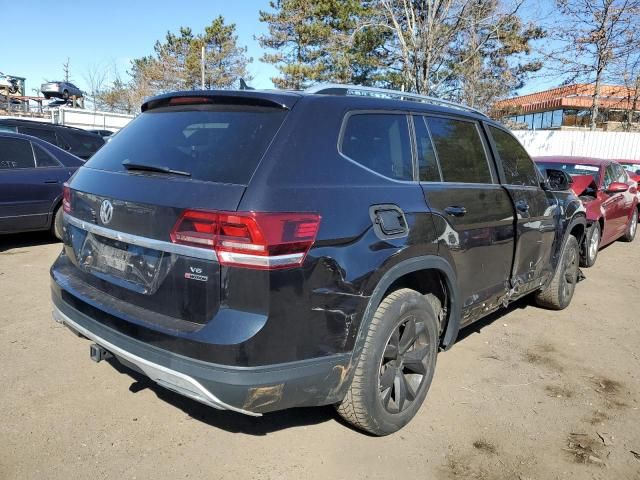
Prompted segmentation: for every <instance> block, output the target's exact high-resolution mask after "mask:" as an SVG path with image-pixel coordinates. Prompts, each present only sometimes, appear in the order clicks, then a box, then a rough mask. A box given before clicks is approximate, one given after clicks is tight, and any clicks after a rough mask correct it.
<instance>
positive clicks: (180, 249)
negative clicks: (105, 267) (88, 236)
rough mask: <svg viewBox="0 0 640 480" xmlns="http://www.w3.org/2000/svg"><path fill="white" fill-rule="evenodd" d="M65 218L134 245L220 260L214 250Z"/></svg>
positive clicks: (69, 216)
mask: <svg viewBox="0 0 640 480" xmlns="http://www.w3.org/2000/svg"><path fill="white" fill-rule="evenodd" d="M64 219H65V221H66V222H69V223H70V224H71V225H73V226H74V227H78V228H80V229H82V230H86V231H87V232H89V233H94V234H96V235H100V236H101V237H107V238H111V239H113V240H119V241H121V242H126V243H130V244H132V245H138V246H140V247H144V248H151V249H154V250H161V251H163V252H167V253H175V254H177V255H184V256H187V257H193V258H201V259H204V260H218V257H217V255H216V252H215V251H214V250H208V249H205V248H197V247H190V246H188V245H178V244H176V243H171V242H165V241H163V240H156V239H154V238H147V237H140V236H138V235H133V234H130V233H124V232H118V231H116V230H111V229H110V228H106V227H103V226H100V225H96V224H95V223H89V222H86V221H84V220H80V219H79V218H76V217H73V216H71V215H69V214H68V213H65V214H64Z"/></svg>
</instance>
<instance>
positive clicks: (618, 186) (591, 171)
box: [535, 157, 639, 267]
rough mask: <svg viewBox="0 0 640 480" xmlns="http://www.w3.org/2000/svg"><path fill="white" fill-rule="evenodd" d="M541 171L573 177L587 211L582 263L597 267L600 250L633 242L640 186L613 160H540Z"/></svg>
mask: <svg viewBox="0 0 640 480" xmlns="http://www.w3.org/2000/svg"><path fill="white" fill-rule="evenodd" d="M535 161H536V163H537V164H538V166H539V167H541V168H542V169H547V168H553V169H556V170H562V171H564V172H566V173H568V174H569V175H571V176H572V177H574V185H573V187H572V188H573V190H574V192H575V193H576V195H578V196H579V197H580V199H581V200H582V202H583V203H584V206H585V208H586V210H587V222H588V230H587V234H586V235H585V243H584V244H583V245H582V248H581V256H580V264H581V265H582V266H583V267H591V266H593V265H594V264H595V262H596V258H597V257H598V251H599V249H600V248H601V247H604V246H605V245H608V244H610V243H612V242H614V241H615V240H617V239H619V238H620V239H622V240H624V241H626V242H631V241H633V239H634V238H635V235H636V230H637V226H638V208H639V207H638V195H637V193H638V190H637V183H636V182H635V181H634V180H631V179H630V178H629V176H628V174H627V172H626V171H625V169H624V168H622V166H621V165H620V164H618V163H616V162H614V161H612V160H602V159H598V158H584V157H537V158H535Z"/></svg>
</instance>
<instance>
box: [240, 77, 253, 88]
mask: <svg viewBox="0 0 640 480" xmlns="http://www.w3.org/2000/svg"><path fill="white" fill-rule="evenodd" d="M240 90H255V88H253V87H250V86H249V85H247V82H245V81H244V78H242V77H240Z"/></svg>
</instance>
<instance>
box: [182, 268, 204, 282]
mask: <svg viewBox="0 0 640 480" xmlns="http://www.w3.org/2000/svg"><path fill="white" fill-rule="evenodd" d="M184 278H186V279H189V280H197V281H199V282H206V281H207V280H209V277H208V276H207V275H202V269H201V268H199V267H189V271H188V272H185V274H184Z"/></svg>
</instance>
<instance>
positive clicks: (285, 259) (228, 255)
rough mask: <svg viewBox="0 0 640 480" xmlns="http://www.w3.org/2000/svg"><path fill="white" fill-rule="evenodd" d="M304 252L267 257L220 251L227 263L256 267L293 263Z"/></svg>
mask: <svg viewBox="0 0 640 480" xmlns="http://www.w3.org/2000/svg"><path fill="white" fill-rule="evenodd" d="M304 255H305V254H304V253H290V254H287V255H274V256H271V257H266V256H263V255H251V254H249V253H237V252H225V251H222V252H220V258H221V259H222V260H223V261H225V262H227V263H239V264H242V265H245V266H248V265H252V266H256V267H279V266H282V265H292V264H294V263H296V262H299V261H300V260H302V259H303V258H304Z"/></svg>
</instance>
